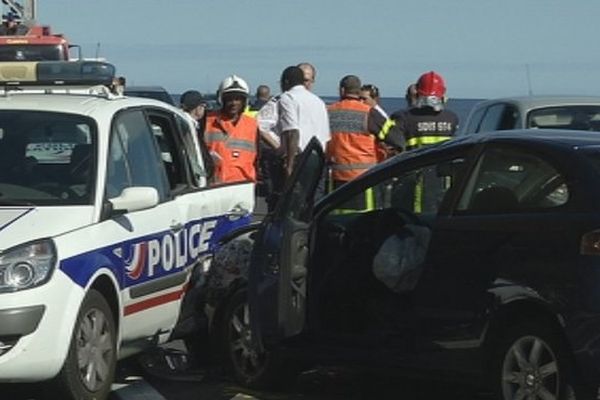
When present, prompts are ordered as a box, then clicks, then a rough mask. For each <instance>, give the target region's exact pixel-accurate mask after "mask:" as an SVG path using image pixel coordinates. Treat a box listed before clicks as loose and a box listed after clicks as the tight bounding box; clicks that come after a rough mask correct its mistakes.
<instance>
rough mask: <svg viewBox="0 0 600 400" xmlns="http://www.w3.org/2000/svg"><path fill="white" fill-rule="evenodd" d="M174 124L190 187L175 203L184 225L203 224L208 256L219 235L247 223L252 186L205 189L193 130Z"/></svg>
mask: <svg viewBox="0 0 600 400" xmlns="http://www.w3.org/2000/svg"><path fill="white" fill-rule="evenodd" d="M177 124H178V126H179V135H180V137H179V140H180V141H181V143H182V145H183V151H184V153H185V154H186V155H187V157H186V158H187V161H188V163H189V166H188V169H189V174H190V175H191V176H190V182H191V184H192V187H190V190H189V191H188V192H187V193H185V194H183V195H181V196H180V198H179V201H180V203H181V204H182V207H183V208H184V209H185V211H184V213H185V215H187V219H188V221H198V220H202V221H204V222H203V223H204V228H203V232H204V231H206V232H207V233H206V240H208V242H206V243H207V244H208V246H209V249H208V250H209V252H208V255H210V254H212V253H213V252H214V250H215V246H216V245H217V243H218V241H219V239H220V238H221V237H222V236H223V235H225V234H226V233H228V232H229V231H231V230H233V229H235V228H238V227H240V226H243V225H247V224H249V223H250V222H251V218H252V212H253V210H254V182H250V181H246V182H236V183H231V184H225V185H219V186H209V185H208V184H207V180H208V176H207V174H206V168H205V162H204V160H203V159H202V152H201V151H200V143H199V138H198V135H197V133H196V130H195V127H194V126H193V125H191V124H190V122H189V121H188V120H186V119H184V118H183V117H181V116H177ZM209 231H210V232H209ZM203 249H205V248H204V247H203ZM205 250H206V249H205Z"/></svg>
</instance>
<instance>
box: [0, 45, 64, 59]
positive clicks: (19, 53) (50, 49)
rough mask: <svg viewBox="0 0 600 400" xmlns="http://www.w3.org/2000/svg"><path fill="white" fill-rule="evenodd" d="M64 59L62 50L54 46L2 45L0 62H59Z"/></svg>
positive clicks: (0, 47)
mask: <svg viewBox="0 0 600 400" xmlns="http://www.w3.org/2000/svg"><path fill="white" fill-rule="evenodd" d="M64 59H66V57H65V54H63V48H62V46H60V45H55V44H30V45H12V44H11V45H3V46H0V61H60V60H64Z"/></svg>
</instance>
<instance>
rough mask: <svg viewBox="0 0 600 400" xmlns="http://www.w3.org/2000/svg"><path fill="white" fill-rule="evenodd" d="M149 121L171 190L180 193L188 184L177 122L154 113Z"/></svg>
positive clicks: (151, 113) (166, 116)
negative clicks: (178, 137) (178, 138)
mask: <svg viewBox="0 0 600 400" xmlns="http://www.w3.org/2000/svg"><path fill="white" fill-rule="evenodd" d="M148 119H149V120H150V125H151V126H152V132H153V133H154V139H155V140H156V143H157V144H158V148H159V149H160V158H161V160H162V163H163V166H164V169H165V171H166V172H167V179H168V180H169V187H170V189H171V190H172V191H178V190H181V189H183V188H186V187H187V186H188V184H187V178H186V164H185V156H184V153H183V152H182V149H181V147H180V145H179V143H178V140H177V137H176V136H177V130H176V129H177V128H176V125H175V121H174V120H173V119H172V118H170V117H169V116H168V115H165V114H162V113H154V112H149V113H148Z"/></svg>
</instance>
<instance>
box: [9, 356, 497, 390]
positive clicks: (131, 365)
mask: <svg viewBox="0 0 600 400" xmlns="http://www.w3.org/2000/svg"><path fill="white" fill-rule="evenodd" d="M143 365H145V364H144V363H143V362H141V361H140V358H139V357H138V358H132V359H130V360H126V361H125V362H121V363H120V364H119V368H118V376H117V378H116V382H115V384H114V385H113V389H114V390H113V392H112V393H111V395H110V400H245V399H256V400H342V399H343V400H363V399H364V400H367V399H368V400H371V399H382V400H385V399H395V400H397V399H401V400H439V399H445V400H489V399H490V397H489V396H487V395H485V394H483V393H478V392H477V391H475V389H472V388H468V387H466V386H464V385H459V384H452V383H439V382H435V381H423V380H421V381H417V380H407V379H404V378H401V377H399V376H395V375H393V374H386V375H383V374H382V373H381V372H373V371H361V370H358V369H350V368H318V369H314V370H311V371H306V372H305V373H303V374H302V375H301V376H300V377H299V378H298V380H297V382H296V383H295V384H294V385H293V386H291V387H289V388H287V389H286V390H285V391H282V392H267V391H253V390H248V389H245V388H242V387H240V386H239V385H237V384H235V383H234V382H233V381H232V380H231V379H230V378H229V377H228V376H226V375H225V374H223V373H222V372H221V371H220V370H219V369H218V368H213V369H210V370H199V371H194V372H192V373H168V372H167V373H165V371H167V370H168V367H167V366H165V365H157V366H156V368H148V367H147V366H146V367H143ZM42 390H43V389H42V388H40V387H38V386H34V385H2V386H0V398H1V399H3V400H39V399H42V396H41V393H42ZM49 398H50V399H52V400H55V399H56V398H55V397H53V396H52V395H51V394H50V396H49ZM56 400H59V399H56Z"/></svg>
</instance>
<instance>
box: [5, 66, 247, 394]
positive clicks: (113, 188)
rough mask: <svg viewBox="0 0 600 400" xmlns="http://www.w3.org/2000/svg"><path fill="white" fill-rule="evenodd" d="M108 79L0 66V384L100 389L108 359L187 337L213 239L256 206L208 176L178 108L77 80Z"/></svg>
mask: <svg viewBox="0 0 600 400" xmlns="http://www.w3.org/2000/svg"><path fill="white" fill-rule="evenodd" d="M113 75H114V67H113V66H111V65H110V64H106V63H100V62H68V63H64V62H40V63H15V62H12V63H10V64H2V63H0V81H1V82H0V86H4V91H3V93H2V95H1V96H0V382H36V381H46V380H50V382H51V383H52V384H53V386H54V387H56V388H57V389H58V390H59V392H56V394H55V395H53V396H54V397H55V398H60V399H67V398H69V399H70V398H72V399H103V398H106V397H107V394H108V392H109V390H110V385H111V383H112V380H113V376H114V371H115V364H116V360H117V359H120V358H123V357H125V356H128V355H131V354H134V353H136V352H140V351H142V350H143V349H145V348H148V347H149V346H155V345H157V344H160V343H163V342H166V341H169V340H171V339H174V338H179V337H184V336H185V335H194V334H195V332H196V330H197V326H195V325H194V323H193V321H194V319H195V318H194V317H195V316H194V307H196V302H195V299H196V298H197V293H196V291H197V288H198V287H199V286H200V283H201V280H202V276H203V270H204V269H206V268H207V267H208V266H209V264H210V262H209V260H210V257H211V254H212V251H213V249H214V246H215V245H216V243H217V241H218V240H219V238H220V237H222V236H223V235H224V234H225V233H227V232H228V231H229V230H231V229H233V228H235V227H239V226H240V225H244V224H246V223H248V222H249V218H250V217H249V213H250V211H251V210H252V208H253V206H254V204H253V201H254V189H253V184H252V183H249V182H240V183H239V184H230V185H223V186H218V187H208V186H207V178H206V174H205V173H204V168H203V161H202V158H201V155H200V151H199V147H198V143H197V138H196V135H195V129H194V127H193V125H192V124H191V123H190V122H189V120H188V119H186V116H185V115H184V114H183V113H181V112H180V111H179V110H177V109H176V108H174V107H171V106H169V105H168V104H166V103H164V102H160V101H155V100H151V99H143V98H126V97H114V96H112V95H110V93H108V92H107V91H105V90H104V86H99V87H95V88H92V89H83V87H89V85H91V84H98V83H104V84H106V83H109V82H110V80H111V79H112V76H113ZM28 81H35V82H28ZM30 83H34V84H36V85H37V86H36V87H35V88H33V87H32V88H29V89H27V88H26V86H27V84H30ZM39 85H43V87H39ZM67 85H68V86H69V87H67ZM72 85H80V86H81V87H80V88H74V87H72ZM22 89H25V90H22ZM36 92H38V93H36Z"/></svg>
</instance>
